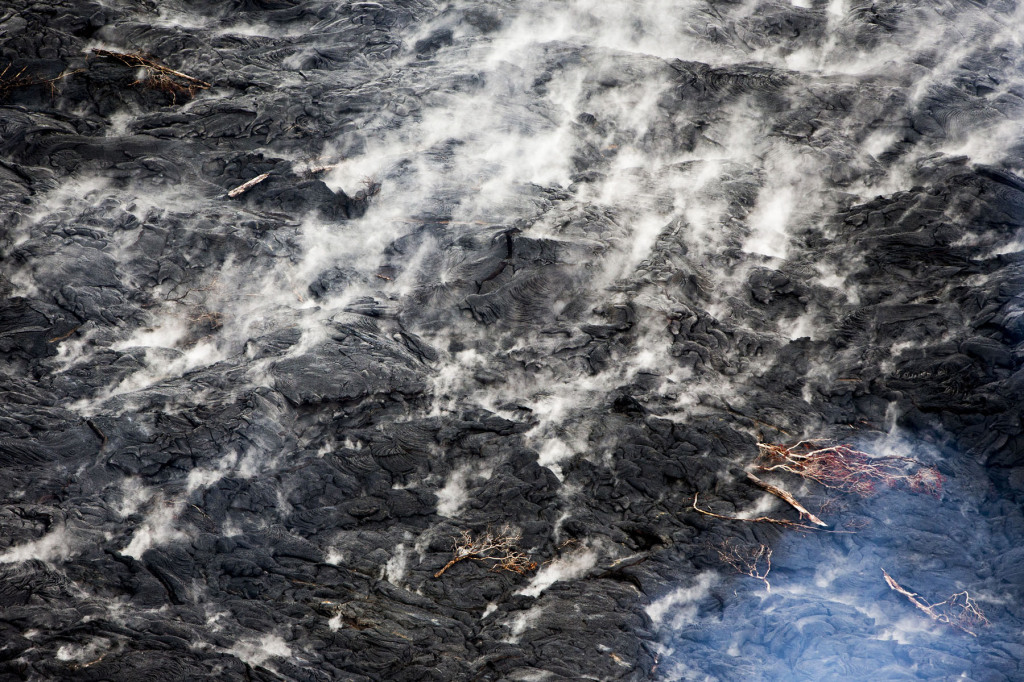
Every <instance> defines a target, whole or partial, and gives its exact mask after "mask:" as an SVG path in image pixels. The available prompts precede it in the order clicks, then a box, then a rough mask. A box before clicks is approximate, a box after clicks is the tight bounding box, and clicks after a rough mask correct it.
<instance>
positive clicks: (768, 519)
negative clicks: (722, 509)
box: [691, 493, 848, 533]
mask: <svg viewBox="0 0 1024 682" xmlns="http://www.w3.org/2000/svg"><path fill="white" fill-rule="evenodd" d="M691 509H693V510H694V511H695V512H698V513H700V514H703V515H704V516H710V517H712V518H715V519H722V520H723V521H743V522H744V523H771V524H774V525H776V526H787V527H789V528H799V529H800V530H816V531H820V532H822V533H846V532H848V531H841V530H829V529H827V528H822V527H820V526H808V525H807V524H806V523H800V522H798V521H789V520H788V519H777V518H775V517H772V516H757V517H754V518H749V519H748V518H744V517H741V516H725V515H723V514H716V513H714V512H713V511H710V510H707V509H701V508H700V507H698V506H697V493H694V494H693V506H692V507H691Z"/></svg>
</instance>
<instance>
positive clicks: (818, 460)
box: [757, 439, 943, 497]
mask: <svg viewBox="0 0 1024 682" xmlns="http://www.w3.org/2000/svg"><path fill="white" fill-rule="evenodd" d="M757 447H758V449H759V450H760V457H759V458H758V465H757V466H758V468H759V469H761V470H762V471H777V472H786V473H790V474H796V475H797V476H801V477H803V478H807V479H810V480H812V481H815V482H817V483H819V484H821V485H823V486H825V487H826V488H831V489H833V490H839V491H842V492H848V493H855V494H857V495H860V496H861V497H867V496H868V495H871V494H872V493H874V492H875V488H876V486H877V485H878V484H879V483H885V484H886V485H888V486H890V487H895V486H897V485H906V486H907V487H909V488H910V489H911V490H913V491H915V492H925V493H928V494H930V495H934V496H936V497H937V496H938V495H939V494H940V493H941V492H942V482H943V476H942V474H940V473H939V472H938V470H937V469H935V468H934V467H924V466H922V465H921V463H920V462H918V461H917V460H915V459H911V458H909V457H896V456H887V457H874V456H872V455H869V454H868V453H866V452H861V451H860V450H854V449H853V448H852V447H850V446H849V445H840V444H835V443H832V442H830V441H826V440H822V439H813V440H802V441H800V442H799V443H796V444H795V445H790V446H785V445H770V444H768V443H759V444H758V446H757ZM913 467H918V468H917V469H916V471H913V472H909V471H908V470H909V469H911V468H913Z"/></svg>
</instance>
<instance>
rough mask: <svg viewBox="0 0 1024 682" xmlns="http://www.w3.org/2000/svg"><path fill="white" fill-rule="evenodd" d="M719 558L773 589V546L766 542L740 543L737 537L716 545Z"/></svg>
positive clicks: (769, 589)
mask: <svg viewBox="0 0 1024 682" xmlns="http://www.w3.org/2000/svg"><path fill="white" fill-rule="evenodd" d="M715 549H716V550H717V551H718V558H719V559H720V560H721V561H722V562H723V563H726V564H728V565H729V566H732V567H733V568H734V569H736V572H737V573H741V574H743V575H749V576H750V577H751V578H757V579H758V580H760V581H762V582H763V583H764V588H765V590H766V591H768V592H771V591H772V585H771V583H769V582H768V574H769V573H770V572H771V570H772V548H771V547H769V546H768V545H766V544H763V543H762V544H759V545H757V546H754V545H740V544H739V543H738V542H737V541H736V540H735V538H729V539H728V540H726V541H725V542H723V543H721V544H719V545H716V546H715Z"/></svg>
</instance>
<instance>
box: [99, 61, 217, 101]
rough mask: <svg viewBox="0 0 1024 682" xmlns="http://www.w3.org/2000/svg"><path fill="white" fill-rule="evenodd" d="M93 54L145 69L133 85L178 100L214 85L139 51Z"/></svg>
mask: <svg viewBox="0 0 1024 682" xmlns="http://www.w3.org/2000/svg"><path fill="white" fill-rule="evenodd" d="M93 54H95V55H97V56H99V57H106V58H108V59H116V60H117V61H119V62H121V63H122V64H124V65H125V66H130V67H133V68H141V69H143V73H144V77H141V78H138V79H136V80H135V81H134V82H133V83H132V85H141V86H144V87H147V88H152V89H154V90H160V91H161V92H166V93H167V94H169V95H170V96H171V98H172V99H173V100H174V101H175V102H177V96H178V95H179V94H183V93H187V94H188V96H189V97H193V96H195V94H196V91H197V90H207V89H209V88H210V87H212V86H211V85H210V84H209V83H207V82H206V81H204V80H200V79H198V78H196V77H194V76H190V75H188V74H187V73H182V72H181V71H175V70H174V69H172V68H170V67H167V66H164V65H163V64H161V63H159V62H157V61H156V60H155V59H152V58H150V57H146V56H144V55H141V54H137V53H128V52H112V51H110V50H100V49H95V50H93Z"/></svg>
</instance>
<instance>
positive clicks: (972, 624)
mask: <svg viewBox="0 0 1024 682" xmlns="http://www.w3.org/2000/svg"><path fill="white" fill-rule="evenodd" d="M882 575H883V576H885V582H886V584H888V585H889V587H890V588H891V589H893V590H895V591H896V592H899V593H900V594H902V595H903V596H904V597H906V598H907V599H908V600H909V601H910V603H911V604H913V605H914V606H916V607H917V608H918V609H920V610H921V611H923V612H925V613H926V614H928V617H929V618H931V619H932V620H934V621H936V622H939V623H945V624H946V625H949V626H951V627H954V628H956V629H958V630H963V631H964V632H966V633H967V634H969V635H971V636H972V637H977V636H978V634H977V633H976V632H975V630H976V629H978V628H979V627H984V626H986V625H988V618H986V617H985V614H984V612H982V610H981V607H979V606H978V603H977V602H976V601H974V600H973V599H971V595H970V594H969V593H968V592H967V590H964V591H963V592H957V593H956V594H954V595H952V596H950V597H949V598H948V599H945V600H944V601H940V602H936V603H935V604H929V603H927V602H925V601H924V600H923V599H921V598H920V597H919V596H918V595H917V593H916V592H911V591H910V590H907V589H905V588H903V587H902V586H901V585H900V584H899V583H898V582H896V581H895V580H893V577H892V576H891V575H889V574H888V573H886V571H885V569H884V568H883V569H882Z"/></svg>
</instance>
